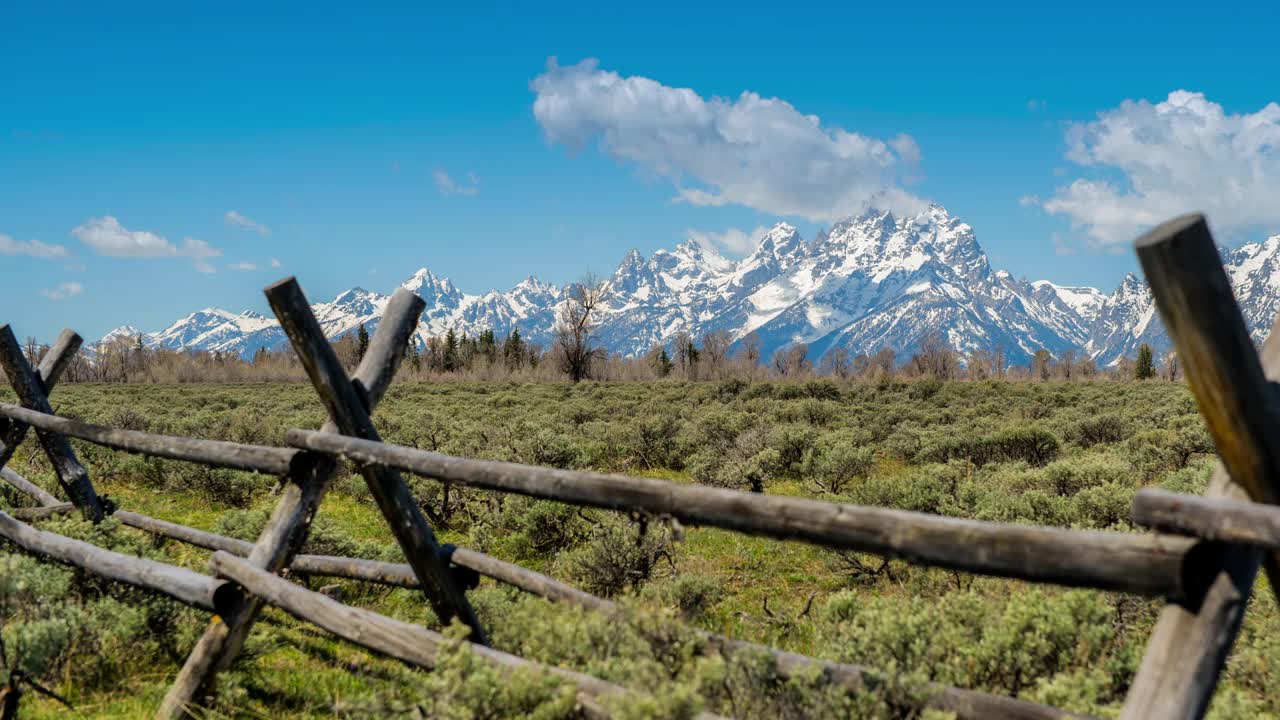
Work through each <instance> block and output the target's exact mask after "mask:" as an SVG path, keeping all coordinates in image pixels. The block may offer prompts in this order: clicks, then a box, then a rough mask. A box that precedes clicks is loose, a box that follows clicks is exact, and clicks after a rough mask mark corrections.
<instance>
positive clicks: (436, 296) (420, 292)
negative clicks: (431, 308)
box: [400, 268, 462, 305]
mask: <svg viewBox="0 0 1280 720" xmlns="http://www.w3.org/2000/svg"><path fill="white" fill-rule="evenodd" d="M400 287H402V288H404V289H405V290H408V291H409V292H411V293H414V294H415V295H417V296H418V297H420V298H422V299H423V300H425V301H427V305H432V304H435V303H452V304H454V305H456V304H457V303H458V302H460V301H461V300H462V293H460V292H458V288H456V287H454V285H453V282H452V281H451V280H449V278H441V277H437V276H436V275H435V274H434V273H432V272H431V271H430V270H428V269H427V268H421V269H419V270H418V271H417V272H415V273H414V274H413V275H412V276H410V277H409V279H408V280H405V281H404V282H403V283H401V284H400Z"/></svg>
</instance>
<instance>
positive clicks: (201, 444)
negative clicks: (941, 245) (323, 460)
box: [0, 403, 298, 475]
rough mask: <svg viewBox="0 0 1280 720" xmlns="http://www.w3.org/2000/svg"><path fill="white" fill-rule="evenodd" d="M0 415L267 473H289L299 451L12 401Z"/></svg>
mask: <svg viewBox="0 0 1280 720" xmlns="http://www.w3.org/2000/svg"><path fill="white" fill-rule="evenodd" d="M0 415H3V416H5V417H8V418H10V419H13V420H18V421H20V422H22V423H24V424H26V425H30V426H31V427H34V428H38V429H41V430H47V431H51V432H56V433H59V434H61V435H65V436H67V437H73V438H79V439H80V440H87V441H89V442H91V443H93V444H95V445H102V446H103V447H109V448H112V449H114V450H123V451H124V452H127V453H135V454H139V455H148V456H151V457H158V458H167V459H170V460H185V461H187V462H193V463H199V464H201V465H209V466H212V467H220V468H228V469H231V470H248V471H250V472H259V473H264V474H267V475H284V474H285V473H287V472H289V469H290V467H291V466H292V463H293V458H294V456H296V455H297V454H298V453H297V451H296V450H289V449H286V448H277V447H267V446H264V445H245V444H243V443H235V442H227V441H225V440H201V439H197V438H188V437H178V436H174V435H155V434H152V433H146V432H141V431H138V430H118V429H115V428H108V427H103V426H101V425H91V424H89V423H86V422H81V421H79V420H71V419H69V418H64V417H59V416H57V415H50V414H48V413H42V412H36V411H35V410H28V409H27V408H24V407H21V406H18V405H10V404H8V403H0Z"/></svg>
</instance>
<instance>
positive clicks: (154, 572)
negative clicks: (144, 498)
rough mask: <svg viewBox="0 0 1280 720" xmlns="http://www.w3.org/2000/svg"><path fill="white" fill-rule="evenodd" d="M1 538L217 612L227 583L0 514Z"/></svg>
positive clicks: (35, 553) (63, 561)
mask: <svg viewBox="0 0 1280 720" xmlns="http://www.w3.org/2000/svg"><path fill="white" fill-rule="evenodd" d="M0 537H3V538H4V539H5V540H8V541H9V542H11V543H13V544H14V545H16V546H18V547H20V548H22V549H23V550H25V551H27V552H29V553H31V554H33V555H40V556H42V557H47V558H49V559H51V560H56V561H58V562H59V563H62V564H63V565H70V566H72V567H78V568H81V569H84V570H88V571H89V572H92V573H94V574H96V575H101V576H103V577H105V578H107V579H109V580H115V581H116V582H122V583H124V584H126V585H132V586H134V587H139V588H143V589H144V590H152V591H155V592H159V593H163V594H165V595H168V596H170V597H172V598H174V599H176V600H179V601H181V602H183V603H185V604H187V605H190V606H192V607H196V608H200V609H201V610H210V611H216V610H218V603H219V600H220V593H224V588H225V587H226V583H225V582H221V581H219V580H216V579H214V578H211V577H209V576H207V575H201V574H200V573H198V572H194V571H191V570H187V569H186V568H180V567H177V566H176V565H169V564H166V563H162V562H158V561H156V560H148V559H147V558H140V557H134V556H132V555H124V554H121V553H118V552H112V551H110V550H104V549H102V548H100V547H98V546H97V545H92V544H90V543H87V542H84V541H83V540H76V539H74V538H69V537H66V536H65V535H59V534H57V533H51V532H45V531H43V530H37V529H35V528H33V527H31V526H30V525H27V524H26V523H23V522H20V521H18V520H15V519H14V518H13V517H11V516H9V515H8V514H7V513H4V512H0Z"/></svg>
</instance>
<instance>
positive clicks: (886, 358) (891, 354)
mask: <svg viewBox="0 0 1280 720" xmlns="http://www.w3.org/2000/svg"><path fill="white" fill-rule="evenodd" d="M897 358H898V353H897V351H896V350H894V349H893V348H891V347H888V346H887V345H886V346H885V347H882V348H880V349H879V350H878V351H876V354H875V355H873V356H872V357H871V367H872V368H875V369H877V370H879V371H880V373H881V374H883V375H892V374H893V368H894V365H896V364H897V362H898V360H897Z"/></svg>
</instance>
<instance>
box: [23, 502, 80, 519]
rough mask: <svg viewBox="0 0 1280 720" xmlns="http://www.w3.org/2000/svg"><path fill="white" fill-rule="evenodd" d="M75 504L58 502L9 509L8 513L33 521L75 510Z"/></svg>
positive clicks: (66, 513)
mask: <svg viewBox="0 0 1280 720" xmlns="http://www.w3.org/2000/svg"><path fill="white" fill-rule="evenodd" d="M75 510H76V506H75V505H72V504H71V503H58V504H56V505H41V506H40V507H29V508H15V509H13V510H10V511H9V514H10V515H11V516H13V517H15V518H17V519H18V520H21V521H23V522H28V523H29V522H34V521H36V520H47V519H49V518H51V517H54V516H56V515H69V514H71V513H73V512H75Z"/></svg>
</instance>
